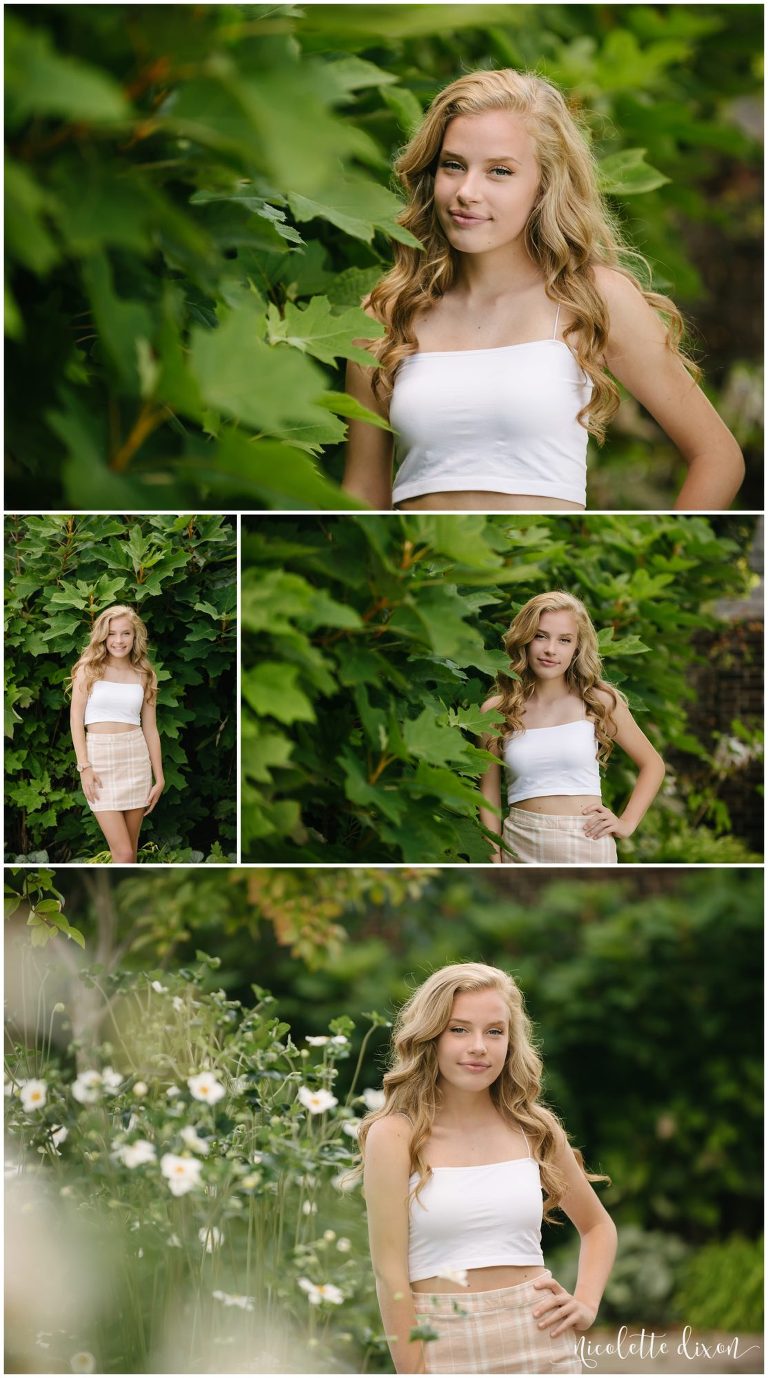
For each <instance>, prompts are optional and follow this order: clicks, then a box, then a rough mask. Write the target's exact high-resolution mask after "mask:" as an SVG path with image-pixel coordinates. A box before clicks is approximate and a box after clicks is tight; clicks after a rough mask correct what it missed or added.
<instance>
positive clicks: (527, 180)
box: [435, 110, 540, 254]
mask: <svg viewBox="0 0 768 1378" xmlns="http://www.w3.org/2000/svg"><path fill="white" fill-rule="evenodd" d="M539 178H540V172H539V165H538V162H537V161H536V152H535V145H534V142H533V139H532V138H531V135H530V134H529V133H528V131H527V129H526V128H525V125H524V123H523V120H522V118H521V116H520V115H514V114H512V112H511V111H509V110H486V111H485V112H484V113H483V114H481V115H456V116H455V117H454V119H452V120H451V121H450V122H449V124H448V125H447V126H446V130H445V135H444V137H443V144H442V148H441V150H440V156H439V158H438V166H437V172H436V174H435V209H436V211H437V217H438V220H439V221H440V225H441V226H442V229H443V232H444V234H445V236H446V238H447V239H448V241H449V243H450V244H452V246H453V248H454V249H459V250H460V251H461V252H462V253H468V254H472V253H487V252H488V251H489V250H490V249H499V248H503V247H504V246H505V245H507V244H511V243H513V241H515V240H517V239H519V238H520V236H521V235H522V233H523V230H524V229H525V226H526V224H527V221H528V217H529V216H530V213H531V211H532V209H533V206H534V203H535V201H536V196H537V193H538V189H539Z"/></svg>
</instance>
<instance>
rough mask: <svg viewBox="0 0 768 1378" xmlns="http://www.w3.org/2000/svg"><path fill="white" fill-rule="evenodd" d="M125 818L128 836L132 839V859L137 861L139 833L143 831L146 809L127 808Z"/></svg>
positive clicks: (124, 813)
mask: <svg viewBox="0 0 768 1378" xmlns="http://www.w3.org/2000/svg"><path fill="white" fill-rule="evenodd" d="M123 818H124V819H125V826H126V828H127V829H128V836H129V837H130V839H131V846H132V847H133V857H132V860H133V861H135V860H136V853H137V852H138V850H139V833H140V831H141V825H142V823H143V822H144V810H143V809H125V810H124V812H123Z"/></svg>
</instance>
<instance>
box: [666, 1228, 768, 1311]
mask: <svg viewBox="0 0 768 1378" xmlns="http://www.w3.org/2000/svg"><path fill="white" fill-rule="evenodd" d="M763 1255H764V1249H763V1239H762V1236H761V1237H760V1239H745V1238H744V1236H743V1235H739V1234H734V1235H731V1237H730V1238H729V1239H723V1240H718V1241H717V1243H713V1244H705V1245H704V1246H703V1247H702V1248H700V1249H696V1250H695V1251H694V1252H693V1253H692V1254H691V1255H690V1257H689V1258H688V1260H687V1261H686V1263H685V1264H684V1266H683V1269H682V1272H681V1276H680V1278H679V1282H678V1290H677V1292H676V1295H675V1305H676V1307H677V1310H678V1312H679V1314H680V1316H681V1317H682V1319H683V1320H684V1321H685V1323H686V1325H691V1326H693V1327H694V1328H695V1329H705V1328H708V1329H712V1330H726V1331H728V1332H729V1333H730V1334H733V1335H738V1334H742V1335H743V1334H744V1333H745V1332H746V1333H749V1332H752V1333H759V1332H761V1331H762V1329H763Z"/></svg>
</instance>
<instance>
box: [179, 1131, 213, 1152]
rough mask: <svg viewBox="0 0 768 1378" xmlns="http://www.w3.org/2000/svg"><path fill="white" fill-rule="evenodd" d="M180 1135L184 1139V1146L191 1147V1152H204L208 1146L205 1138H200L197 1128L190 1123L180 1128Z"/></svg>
mask: <svg viewBox="0 0 768 1378" xmlns="http://www.w3.org/2000/svg"><path fill="white" fill-rule="evenodd" d="M181 1137H182V1139H183V1140H184V1146H185V1148H191V1150H192V1152H193V1153H202V1154H206V1153H207V1152H208V1149H209V1148H210V1144H209V1143H208V1140H207V1139H201V1138H200V1135H199V1134H198V1132H197V1130H196V1129H194V1128H193V1126H192V1125H191V1124H185V1125H184V1128H183V1129H182V1130H181Z"/></svg>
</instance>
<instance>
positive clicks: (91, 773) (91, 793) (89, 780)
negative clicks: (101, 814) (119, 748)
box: [80, 766, 101, 804]
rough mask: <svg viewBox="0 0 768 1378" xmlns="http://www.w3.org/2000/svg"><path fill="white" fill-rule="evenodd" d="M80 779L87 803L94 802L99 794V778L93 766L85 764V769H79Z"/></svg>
mask: <svg viewBox="0 0 768 1378" xmlns="http://www.w3.org/2000/svg"><path fill="white" fill-rule="evenodd" d="M80 779H81V781H82V785H83V794H84V795H85V797H86V799H87V800H88V803H89V804H95V803H96V800H97V799H98V796H99V790H100V789H101V779H100V778H99V776H98V775H97V774H96V771H95V770H94V768H93V766H86V767H85V770H81V772H80Z"/></svg>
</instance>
